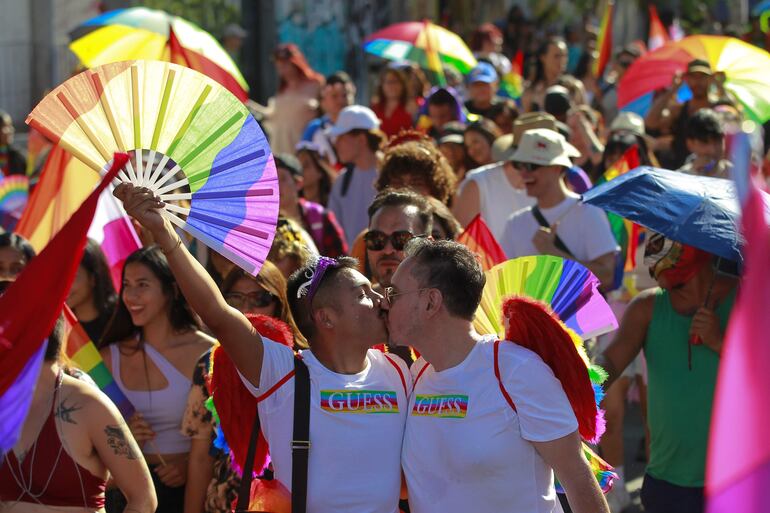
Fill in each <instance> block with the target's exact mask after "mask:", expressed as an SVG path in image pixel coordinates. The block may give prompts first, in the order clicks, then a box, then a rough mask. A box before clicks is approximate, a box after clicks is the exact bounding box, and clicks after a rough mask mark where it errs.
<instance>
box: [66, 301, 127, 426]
mask: <svg viewBox="0 0 770 513" xmlns="http://www.w3.org/2000/svg"><path fill="white" fill-rule="evenodd" d="M64 320H65V321H66V322H67V330H68V331H69V334H68V335H67V346H66V353H67V358H69V359H70V361H72V363H74V364H75V366H76V367H77V368H79V369H80V370H82V371H83V372H86V373H88V375H89V376H91V379H93V380H94V381H95V382H96V385H97V386H98V387H99V389H100V390H101V391H102V392H104V393H105V394H107V397H109V398H110V399H111V400H112V402H113V403H115V406H117V407H118V410H120V413H121V414H122V415H123V418H124V419H128V418H130V417H131V415H133V414H134V411H135V410H134V405H133V404H131V402H130V401H129V400H128V398H127V397H126V395H125V394H124V393H123V391H122V390H121V389H120V388H119V387H118V384H117V383H115V378H113V377H112V374H110V371H109V370H108V369H107V366H106V365H105V364H104V360H103V359H102V356H101V354H99V350H98V349H96V345H94V343H93V341H92V340H91V339H90V338H89V336H88V334H87V333H86V330H84V329H83V326H81V325H80V323H79V322H78V319H77V317H75V314H74V313H72V310H70V309H69V307H68V306H67V305H66V304H65V305H64Z"/></svg>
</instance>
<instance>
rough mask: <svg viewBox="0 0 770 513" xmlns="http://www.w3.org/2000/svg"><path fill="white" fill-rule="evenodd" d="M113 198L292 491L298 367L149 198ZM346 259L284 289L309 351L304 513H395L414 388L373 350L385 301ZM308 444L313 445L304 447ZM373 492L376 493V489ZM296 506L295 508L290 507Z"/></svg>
mask: <svg viewBox="0 0 770 513" xmlns="http://www.w3.org/2000/svg"><path fill="white" fill-rule="evenodd" d="M115 196H117V197H118V198H119V199H121V201H123V204H124V207H125V209H126V211H127V212H128V213H129V215H131V216H132V217H134V218H135V219H137V221H139V222H140V223H141V224H142V226H143V227H144V228H145V229H147V230H148V231H150V232H151V233H152V235H153V237H154V240H155V241H156V242H157V244H158V245H159V246H160V248H161V250H162V251H163V253H164V254H165V255H166V258H167V259H168V263H169V267H170V268H171V271H172V272H173V273H174V277H175V278H176V280H177V283H178V284H179V287H180V289H181V292H182V293H183V294H184V296H185V297H186V298H187V300H188V302H189V303H190V305H191V306H192V307H193V309H194V310H195V311H196V312H197V313H198V315H200V317H201V318H202V320H203V321H204V322H205V323H206V325H207V326H208V327H209V329H210V330H211V331H212V332H213V334H214V335H215V336H216V337H217V339H218V340H219V342H220V343H221V344H222V347H223V348H224V349H225V350H226V351H227V353H228V355H229V356H230V359H231V360H232V361H233V362H234V363H235V364H236V366H237V368H238V371H239V372H240V374H241V379H242V381H243V384H244V385H245V386H246V387H247V388H248V389H249V391H250V392H251V393H252V394H253V395H254V396H256V397H257V398H258V399H259V406H258V413H259V419H260V422H261V429H262V433H263V434H264V435H265V439H266V440H267V442H268V444H269V446H270V453H271V454H270V456H271V459H272V462H273V467H274V470H275V477H276V479H277V480H278V481H279V482H280V483H281V484H282V485H283V486H284V487H286V488H287V489H289V490H291V488H292V481H293V479H292V447H293V446H294V445H296V444H295V442H294V441H293V429H292V425H293V421H294V407H295V405H294V402H295V401H294V382H293V380H292V379H291V378H292V377H293V375H294V374H293V373H294V370H295V362H294V360H295V357H294V354H293V353H292V351H291V349H290V348H288V347H286V346H284V345H282V344H278V343H276V342H273V341H271V340H268V339H266V338H263V337H261V336H260V335H259V334H258V333H257V332H256V331H255V329H254V327H253V326H252V325H251V323H250V322H249V321H248V320H247V319H246V318H245V317H244V316H243V315H242V314H241V313H240V312H239V311H238V310H236V309H234V308H232V307H230V306H229V305H228V304H227V303H226V302H225V299H224V298H223V297H222V294H221V293H220V292H219V290H218V289H217V286H216V284H215V283H214V281H213V280H212V279H211V277H209V275H208V274H207V273H206V270H205V269H204V268H203V267H202V266H201V265H200V264H199V263H198V262H197V261H196V260H195V258H194V257H192V256H191V255H190V253H189V252H188V251H187V249H186V248H185V247H184V246H183V245H182V244H181V240H180V239H179V236H178V235H177V234H176V233H175V231H174V229H173V227H172V225H171V224H170V223H169V222H168V221H167V220H164V218H163V217H161V215H160V211H159V210H158V209H159V208H160V207H162V206H163V203H162V202H161V201H160V200H159V199H158V198H157V197H156V196H154V195H153V193H152V191H150V190H148V189H146V188H137V187H134V186H132V185H130V184H122V185H120V186H119V187H117V188H116V189H115ZM356 265H357V263H356V261H355V260H354V259H350V258H344V257H343V258H339V259H336V260H335V259H331V258H327V257H319V258H318V259H317V260H316V261H315V262H313V263H312V264H310V265H307V266H305V267H303V268H300V269H299V270H298V271H296V272H295V273H294V274H293V275H292V276H291V278H290V279H289V283H288V297H289V302H290V306H291V310H292V314H293V316H294V319H295V321H296V323H297V326H298V327H299V329H300V331H301V332H302V334H303V335H304V336H305V338H307V340H308V343H309V345H310V349H309V350H305V351H301V352H300V356H301V359H302V362H303V363H304V366H306V367H307V370H308V372H309V380H310V398H309V402H310V422H309V433H310V436H309V441H298V442H302V444H301V445H303V446H306V447H307V448H308V451H309V456H308V460H307V480H306V484H307V511H308V512H309V513H322V512H327V511H336V512H350V513H360V512H371V513H396V511H397V510H398V500H399V492H400V487H401V458H400V450H401V445H402V439H403V432H404V424H405V421H406V411H407V405H408V397H409V394H410V391H411V390H410V388H411V387H410V384H411V380H409V379H405V378H406V377H408V376H407V373H408V369H407V367H406V365H405V364H404V362H403V361H402V360H401V359H400V358H398V357H397V356H392V355H386V354H384V353H381V352H380V351H376V350H371V349H370V347H371V346H372V345H374V344H375V343H379V342H381V341H383V340H385V339H386V338H387V332H386V328H385V322H384V318H383V317H384V316H383V312H382V311H381V309H380V306H381V305H380V302H381V300H382V296H381V295H379V294H378V293H377V292H375V291H374V290H372V287H371V283H369V280H367V279H366V278H365V277H364V276H363V275H362V274H361V273H359V272H358V271H357V270H356ZM308 442H309V443H308ZM373 483H376V485H373ZM294 500H297V499H296V497H295V498H294Z"/></svg>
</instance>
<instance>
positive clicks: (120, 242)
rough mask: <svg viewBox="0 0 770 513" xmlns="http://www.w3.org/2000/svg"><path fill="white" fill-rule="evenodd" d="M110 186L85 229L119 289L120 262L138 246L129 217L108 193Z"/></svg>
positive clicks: (110, 189)
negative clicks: (87, 227)
mask: <svg viewBox="0 0 770 513" xmlns="http://www.w3.org/2000/svg"><path fill="white" fill-rule="evenodd" d="M113 189H114V187H113V186H112V185H110V186H109V187H108V188H107V189H106V190H105V191H104V192H103V193H102V195H101V196H99V204H98V206H97V207H96V214H94V220H93V222H92V223H91V227H90V228H89V229H88V237H89V238H91V239H94V240H95V241H96V242H98V243H99V245H100V246H101V248H102V251H104V256H105V257H107V263H108V264H109V266H110V273H111V275H112V282H113V283H114V284H115V289H116V290H120V281H121V272H122V270H123V262H125V261H126V258H127V257H128V255H130V254H131V253H133V252H134V251H136V250H137V249H139V248H141V247H142V243H141V242H140V241H139V237H138V236H137V235H136V230H134V226H133V225H132V224H131V219H130V218H129V217H128V214H126V211H125V210H123V206H122V205H121V204H120V202H118V200H117V199H115V196H113V195H112V190H113Z"/></svg>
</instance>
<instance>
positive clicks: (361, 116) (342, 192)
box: [328, 105, 385, 247]
mask: <svg viewBox="0 0 770 513" xmlns="http://www.w3.org/2000/svg"><path fill="white" fill-rule="evenodd" d="M379 127H380V120H379V119H377V116H376V115H375V114H374V112H372V110H371V109H369V108H368V107H363V106H361V105H351V106H350V107H345V108H344V109H342V112H340V115H339V117H338V118H337V122H336V123H335V124H334V126H333V127H331V129H330V130H329V137H331V138H332V140H333V141H334V147H335V148H336V150H337V156H338V157H339V160H340V162H341V163H342V164H344V165H345V166H346V169H345V170H344V171H343V172H342V173H340V176H339V177H338V178H337V180H335V181H334V185H332V190H331V192H330V193H329V206H328V208H329V210H331V211H332V212H334V215H335V216H336V217H337V221H339V223H340V225H341V226H342V229H343V230H344V231H345V238H346V240H347V242H348V246H349V247H353V242H354V241H355V239H356V237H357V236H358V234H359V233H361V231H362V230H364V229H366V224H367V219H368V217H367V213H366V210H367V208H369V204H370V203H371V202H372V200H373V199H374V196H375V194H376V191H375V189H374V182H375V181H376V180H377V152H378V151H379V148H380V145H381V144H382V141H383V140H385V134H383V133H382V131H381V130H380V129H379Z"/></svg>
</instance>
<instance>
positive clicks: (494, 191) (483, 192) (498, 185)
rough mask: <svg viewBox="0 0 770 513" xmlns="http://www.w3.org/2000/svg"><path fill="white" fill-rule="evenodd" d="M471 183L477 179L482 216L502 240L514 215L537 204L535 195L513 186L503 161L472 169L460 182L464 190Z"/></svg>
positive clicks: (497, 237) (493, 232) (490, 229)
mask: <svg viewBox="0 0 770 513" xmlns="http://www.w3.org/2000/svg"><path fill="white" fill-rule="evenodd" d="M468 182H475V183H476V185H477V186H478V188H479V205H480V210H481V217H482V218H483V219H484V222H485V223H487V226H488V227H489V231H491V232H492V235H494V236H495V239H497V241H498V242H499V241H500V240H501V239H502V237H503V231H504V230H505V223H506V222H507V221H508V218H509V217H511V214H512V213H514V212H516V211H517V210H520V209H522V208H525V207H528V206H531V205H534V204H535V199H534V198H531V197H530V196H527V193H526V192H525V191H523V190H521V189H517V188H515V187H514V186H513V185H511V182H510V181H508V177H507V176H506V175H505V167H504V165H503V163H502V162H497V163H495V164H488V165H486V166H482V167H479V168H477V169H474V170H473V171H471V172H469V173H468V174H467V175H466V176H465V179H464V180H463V182H462V183H461V184H460V191H461V192H462V189H463V188H464V187H465V185H466V184H467V183H468Z"/></svg>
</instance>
